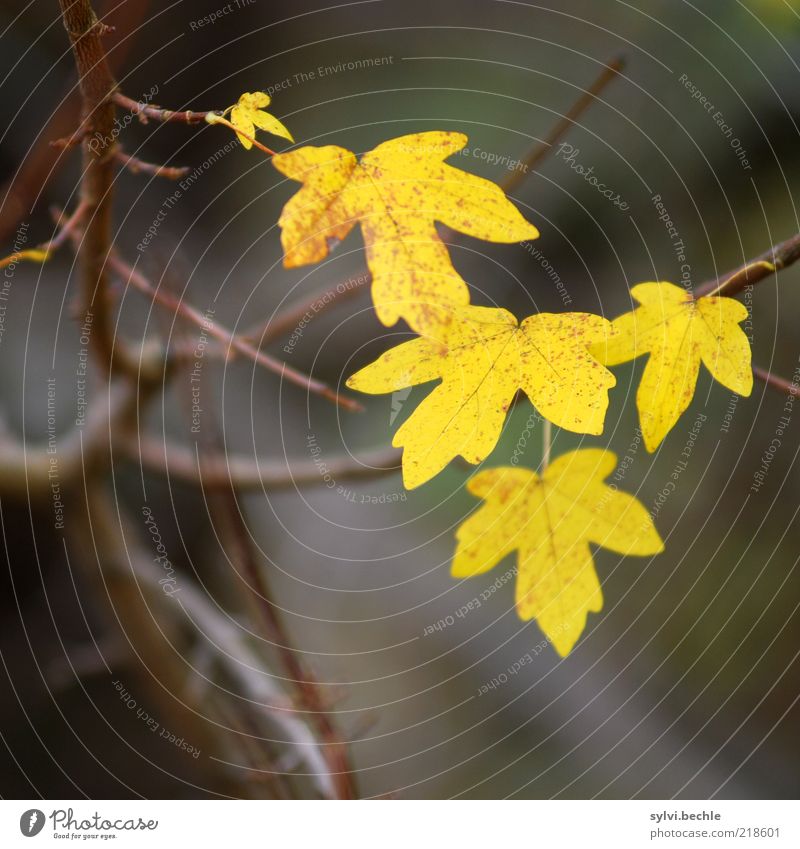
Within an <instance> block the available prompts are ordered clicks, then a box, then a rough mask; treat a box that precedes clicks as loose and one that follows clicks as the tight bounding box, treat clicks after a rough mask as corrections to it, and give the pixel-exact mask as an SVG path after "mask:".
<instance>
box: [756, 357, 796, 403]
mask: <svg viewBox="0 0 800 849" xmlns="http://www.w3.org/2000/svg"><path fill="white" fill-rule="evenodd" d="M753 375H754V376H755V377H757V378H758V379H759V380H761V381H763V382H764V383H766V384H767V386H769V387H771V388H772V389H777V390H778V392H780V393H782V394H783V395H791V396H792V397H794V396H795V395H798V394H800V386H798V384H796V383H793V382H792V381H791V380H787V379H786V378H785V377H781V376H780V375H777V374H772V372H771V371H767V369H765V368H761V367H760V366H756V365H754V366H753Z"/></svg>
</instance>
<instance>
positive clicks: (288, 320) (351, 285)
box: [243, 273, 370, 344]
mask: <svg viewBox="0 0 800 849" xmlns="http://www.w3.org/2000/svg"><path fill="white" fill-rule="evenodd" d="M369 282H370V276H369V274H367V273H364V274H361V275H359V276H358V277H351V278H349V279H348V280H346V281H343V282H341V283H339V284H337V285H336V286H335V287H333V288H331V287H325V288H324V289H318V290H317V291H316V292H314V293H313V294H311V295H309V296H308V297H306V298H301V299H299V300H297V301H295V302H294V303H291V304H289V305H288V306H287V307H285V308H284V309H283V310H281V311H280V312H278V313H276V314H275V316H273V318H271V319H270V320H269V321H268V322H267V323H266V324H264V322H259V323H258V324H256V325H254V326H253V327H251V328H249V329H248V330H246V331H245V332H244V334H243V336H244V337H245V339H249V340H251V341H253V342H260V343H261V344H264V343H266V342H271V341H273V340H274V339H277V338H279V337H281V336H285V335H286V334H287V333H291V332H292V331H293V330H294V329H295V328H296V327H298V325H299V324H300V322H301V321H303V319H305V318H306V317H308V318H309V320H310V319H311V318H313V317H314V316H315V315H317V314H319V313H321V312H323V311H324V310H325V309H327V308H328V307H329V306H330V305H331V304H332V303H333V301H334V300H335V301H336V303H337V304H339V303H341V302H342V301H343V300H345V299H347V298H350V297H352V296H353V295H357V294H358V293H359V292H360V291H361V289H362V288H363V287H364V286H366V285H367V284H368V283H369Z"/></svg>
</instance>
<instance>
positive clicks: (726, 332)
mask: <svg viewBox="0 0 800 849" xmlns="http://www.w3.org/2000/svg"><path fill="white" fill-rule="evenodd" d="M631 294H632V295H633V297H634V298H636V300H637V301H638V302H639V304H640V305H641V306H639V307H637V308H636V309H635V310H633V311H632V312H629V313H625V314H624V315H621V316H620V317H619V318H616V319H614V322H613V325H614V329H615V330H616V331H617V332H616V335H615V336H614V337H613V338H609V342H608V344H607V345H598V346H596V347H595V348H593V351H592V352H593V353H594V355H595V356H596V357H597V358H598V359H599V360H600V361H601V362H604V363H605V364H606V365H617V364H618V363H624V362H627V361H628V360H632V359H634V358H635V357H639V356H641V355H642V354H649V355H650V357H649V359H648V361H647V365H646V366H645V369H644V374H643V375H642V380H641V383H640V384H639V389H638V391H637V393H636V406H637V407H638V409H639V419H640V421H641V426H642V437H643V439H644V444H645V446H646V448H647V450H648V451H655V450H656V448H658V446H659V445H660V444H661V441H662V440H663V439H664V437H665V436H666V435H667V434H668V433H669V431H670V430H671V429H672V427H673V426H674V425H675V423H676V422H677V421H678V419H679V418H680V417H681V414H682V413H683V412H684V411H685V410H686V408H687V407H688V406H689V404H690V403H691V400H692V398H693V397H694V391H695V385H696V384H697V376H698V374H699V371H700V362H701V361H702V362H703V363H704V364H705V366H706V368H707V369H708V370H709V371H710V372H711V374H712V376H713V377H714V378H715V379H716V380H718V381H719V382H720V383H722V384H723V385H724V386H727V387H728V389H730V390H732V391H733V392H736V393H737V394H739V395H745V396H746V395H749V394H750V392H751V391H752V388H753V370H752V366H751V363H750V343H749V341H748V339H747V336H746V335H745V333H744V331H743V330H742V329H741V327H739V323H740V322H742V321H744V320H745V319H746V318H747V308H746V307H745V306H744V304H741V303H739V301H735V300H733V298H724V297H717V296H708V297H705V298H698V299H697V300H694V299H693V298H692V297H691V295H689V294H688V293H687V292H686V291H684V290H683V289H681V288H680V287H679V286H675V285H673V284H672V283H663V282H662V283H640V284H639V285H637V286H634V287H633V289H631Z"/></svg>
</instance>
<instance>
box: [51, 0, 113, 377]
mask: <svg viewBox="0 0 800 849" xmlns="http://www.w3.org/2000/svg"><path fill="white" fill-rule="evenodd" d="M59 5H60V6H61V14H62V18H63V21H64V28H65V29H66V31H67V35H68V36H69V40H70V44H71V45H72V53H73V55H74V57H75V65H76V67H77V69H78V77H79V80H80V90H81V103H82V106H81V118H82V124H83V125H84V126H87V127H91V128H92V131H93V139H92V141H93V142H97V141H98V140H100V141H99V143H93V144H91V145H90V144H89V141H88V139H86V138H84V139H83V141H82V150H83V176H82V179H81V195H80V196H81V202H82V204H84V206H85V208H86V213H85V220H86V226H85V231H84V237H83V239H82V240H81V243H80V247H79V250H78V261H79V265H80V269H81V276H82V278H83V300H84V306H85V310H86V311H89V310H91V312H92V313H93V315H94V322H93V331H92V340H93V343H94V345H93V347H94V348H95V351H96V354H97V359H98V362H99V363H100V364H101V366H102V367H103V368H104V369H105V370H106V371H107V372H109V373H110V372H111V369H112V365H113V356H114V324H113V317H112V302H111V293H110V287H109V283H108V269H107V261H108V255H109V252H110V250H111V227H112V219H111V215H112V200H113V183H114V153H115V150H116V140H115V133H114V129H115V128H114V103H113V102H112V100H111V95H112V94H113V92H114V90H115V88H116V86H117V84H116V81H115V80H114V77H113V76H112V74H111V69H110V68H109V66H108V61H107V59H106V51H105V48H104V47H103V42H102V36H103V35H104V34H105V33H106V32H107V30H108V27H106V26H105V24H102V23H100V21H99V20H98V19H97V16H96V15H95V13H94V10H93V9H92V5H91V3H90V2H89V0H59Z"/></svg>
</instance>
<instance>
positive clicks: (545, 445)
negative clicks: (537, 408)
mask: <svg viewBox="0 0 800 849" xmlns="http://www.w3.org/2000/svg"><path fill="white" fill-rule="evenodd" d="M552 445H553V423H552V422H551V421H550V419H544V418H543V419H542V471H545V469H547V467H548V466H549V465H550V449H551V448H552Z"/></svg>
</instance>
